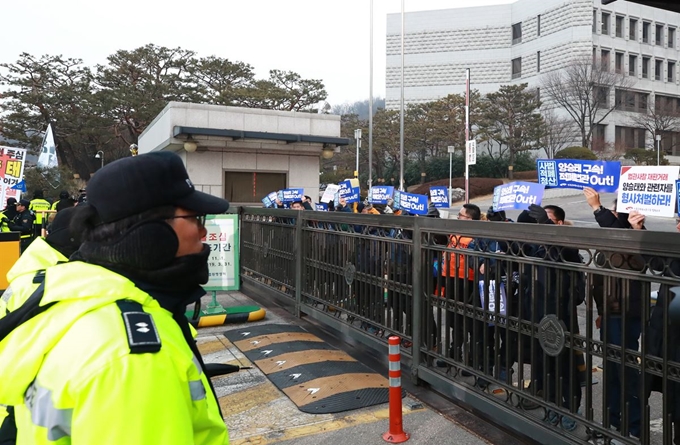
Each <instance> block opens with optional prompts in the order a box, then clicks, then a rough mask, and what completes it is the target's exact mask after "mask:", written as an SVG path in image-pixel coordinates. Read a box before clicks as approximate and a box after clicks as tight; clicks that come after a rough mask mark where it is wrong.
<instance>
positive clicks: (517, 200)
mask: <svg viewBox="0 0 680 445" xmlns="http://www.w3.org/2000/svg"><path fill="white" fill-rule="evenodd" d="M544 189H545V187H544V186H543V184H534V183H531V182H511V183H509V184H504V185H499V186H497V187H495V188H494V189H493V209H494V210H495V211H500V210H509V209H518V210H524V209H528V208H529V206H530V205H531V204H537V205H540V204H541V200H542V199H543V192H544Z"/></svg>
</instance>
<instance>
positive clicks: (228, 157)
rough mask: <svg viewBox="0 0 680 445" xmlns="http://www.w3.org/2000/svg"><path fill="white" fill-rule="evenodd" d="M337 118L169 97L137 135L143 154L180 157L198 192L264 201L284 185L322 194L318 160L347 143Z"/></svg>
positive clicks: (243, 201) (244, 202)
mask: <svg viewBox="0 0 680 445" xmlns="http://www.w3.org/2000/svg"><path fill="white" fill-rule="evenodd" d="M339 136H340V116H335V115H326V114H312V113H300V112H292V111H274V110H262V109H256V108H240V107H226V106H221V105H204V104H191V103H181V102H170V103H169V104H168V105H167V106H166V107H165V108H164V109H163V111H161V113H160V114H159V115H158V116H156V118H155V119H154V120H153V122H151V124H150V125H149V126H148V127H147V128H146V130H144V132H143V133H142V134H141V136H140V137H139V154H143V153H149V152H152V151H158V150H171V151H174V152H176V153H177V154H179V155H180V156H181V157H182V159H183V160H184V164H185V165H186V167H187V171H188V172H189V177H190V178H191V181H192V182H193V183H194V185H195V187H196V189H197V190H201V191H203V192H206V193H210V194H212V195H215V196H219V197H222V198H226V199H227V200H229V202H231V203H232V204H233V205H262V202H261V199H262V198H264V197H265V196H266V195H267V194H268V193H270V192H272V191H276V190H280V189H284V188H293V187H295V188H299V187H302V188H304V189H305V194H306V195H309V196H312V197H317V196H318V195H319V163H320V158H321V156H323V157H324V158H326V159H327V158H330V157H332V156H333V154H334V153H335V152H337V149H338V147H340V146H343V145H348V144H349V139H347V138H341V137H339Z"/></svg>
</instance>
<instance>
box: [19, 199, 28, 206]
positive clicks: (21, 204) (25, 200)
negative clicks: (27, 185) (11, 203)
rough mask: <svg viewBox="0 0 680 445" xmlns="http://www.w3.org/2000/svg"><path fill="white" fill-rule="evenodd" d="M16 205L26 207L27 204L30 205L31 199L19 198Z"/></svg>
mask: <svg viewBox="0 0 680 445" xmlns="http://www.w3.org/2000/svg"><path fill="white" fill-rule="evenodd" d="M17 205H18V206H24V207H28V206H30V205H31V201H29V200H28V199H20V200H19V202H18V203H17Z"/></svg>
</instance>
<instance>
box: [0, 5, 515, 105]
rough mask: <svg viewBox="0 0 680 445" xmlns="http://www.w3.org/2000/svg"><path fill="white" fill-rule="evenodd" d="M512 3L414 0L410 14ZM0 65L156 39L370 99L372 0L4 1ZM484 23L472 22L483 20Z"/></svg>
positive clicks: (378, 58)
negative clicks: (295, 75) (29, 56)
mask: <svg viewBox="0 0 680 445" xmlns="http://www.w3.org/2000/svg"><path fill="white" fill-rule="evenodd" d="M506 3H512V0H405V7H404V8H405V11H406V12H409V11H421V10H431V9H447V8H455V7H465V6H482V5H492V4H506ZM373 4H374V9H373V44H374V49H373V73H374V74H373V92H374V95H375V96H381V97H384V96H385V23H386V18H387V13H398V12H400V11H401V1H399V0H374V2H373ZM2 16H3V38H2V40H3V42H2V45H0V62H5V63H11V62H15V61H16V60H17V58H18V57H19V54H21V53H22V52H27V53H29V54H32V55H34V56H40V55H44V54H50V55H58V54H61V55H64V56H67V57H74V58H81V59H83V61H84V62H85V63H86V64H87V65H92V66H94V65H95V64H97V63H104V62H105V61H106V57H107V56H108V55H110V54H113V53H114V52H115V51H117V50H119V49H128V50H130V49H134V48H137V47H140V46H143V45H145V44H147V43H153V44H156V45H159V46H167V47H171V48H175V47H181V48H183V49H188V50H193V51H195V52H197V54H198V56H201V57H204V56H210V55H215V56H218V57H223V58H227V59H229V60H232V61H240V62H245V63H248V64H250V65H251V66H253V68H254V69H255V73H256V76H257V78H265V77H267V76H268V71H269V70H270V69H280V70H290V71H295V72H297V73H299V74H300V75H301V76H302V77H303V78H311V79H320V80H322V81H323V83H324V85H325V86H326V91H327V92H328V102H329V103H330V104H331V105H337V104H342V103H344V102H353V101H356V100H363V99H367V98H368V97H369V78H370V76H369V66H370V44H369V42H370V40H369V39H370V0H189V1H187V0H182V1H178V0H164V1H159V0H116V1H114V2H92V1H91V0H58V1H54V0H23V1H11V0H2ZM474 25H476V24H471V26H474Z"/></svg>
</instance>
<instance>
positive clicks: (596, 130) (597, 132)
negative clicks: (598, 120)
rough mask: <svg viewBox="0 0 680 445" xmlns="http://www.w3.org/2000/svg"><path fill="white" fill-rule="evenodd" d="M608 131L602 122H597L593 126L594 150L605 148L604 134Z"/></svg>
mask: <svg viewBox="0 0 680 445" xmlns="http://www.w3.org/2000/svg"><path fill="white" fill-rule="evenodd" d="M606 131H607V126H606V125H602V124H595V125H594V126H593V144H592V148H593V150H594V151H600V150H604V148H605V146H604V144H605V139H604V135H605V132H606Z"/></svg>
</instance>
